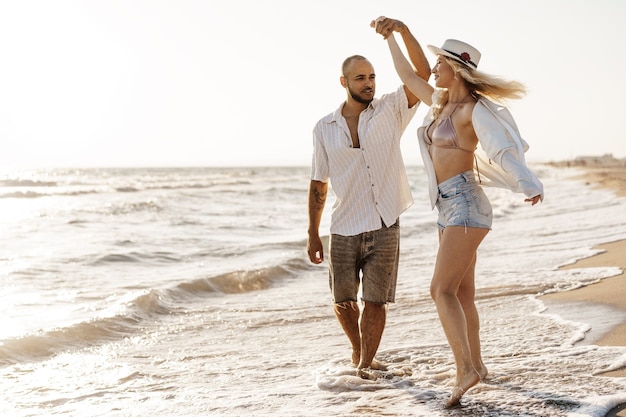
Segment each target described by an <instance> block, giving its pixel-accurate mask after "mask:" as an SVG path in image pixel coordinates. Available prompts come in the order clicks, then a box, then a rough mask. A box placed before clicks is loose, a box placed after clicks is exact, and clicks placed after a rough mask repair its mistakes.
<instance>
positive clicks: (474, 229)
mask: <svg viewBox="0 0 626 417" xmlns="http://www.w3.org/2000/svg"><path fill="white" fill-rule="evenodd" d="M372 25H373V26H375V27H376V31H377V32H378V33H380V34H382V35H383V37H384V38H385V39H387V42H388V45H389V49H390V51H391V55H392V58H393V62H394V66H395V68H396V71H397V72H398V75H399V76H400V78H401V79H402V81H403V82H404V84H405V85H406V86H407V87H408V88H409V89H410V90H411V91H412V92H413V93H414V94H415V95H416V96H417V97H418V98H419V99H420V100H421V101H422V102H424V103H426V104H427V105H429V106H431V108H430V111H429V113H428V115H427V116H426V119H425V121H424V125H423V126H422V127H421V128H419V130H418V139H419V143H420V149H421V153H422V157H423V159H424V166H425V168H426V172H427V174H428V177H429V191H430V198H431V204H432V206H433V207H434V206H436V207H437V209H438V212H439V217H438V221H437V224H438V226H439V250H438V253H437V259H436V263H435V269H434V273H433V278H432V282H431V289H430V291H431V296H432V298H433V300H434V301H435V305H436V307H437V312H438V315H439V319H440V321H441V324H442V327H443V330H444V332H445V335H446V338H447V339H448V343H449V345H450V348H451V350H452V353H453V356H454V361H455V363H456V382H455V386H454V389H453V390H452V393H451V396H450V398H449V400H448V401H447V403H446V406H448V407H450V406H453V405H456V404H458V403H459V401H460V399H461V397H462V396H463V394H464V393H465V392H466V391H467V390H468V389H469V388H471V387H473V386H474V385H476V384H477V383H478V382H479V381H480V380H481V379H483V378H485V377H486V376H487V372H488V371H487V368H486V367H485V365H484V364H483V361H482V357H481V352H480V338H479V328H480V324H479V318H478V312H477V310H476V306H475V303H474V292H475V291H474V270H475V266H476V250H477V249H478V246H479V245H480V243H481V242H482V240H483V239H484V238H485V236H486V235H487V233H488V232H489V230H490V229H491V223H492V218H493V214H492V210H491V204H490V202H489V200H488V199H487V197H486V195H485V193H484V192H483V190H482V188H481V185H480V184H484V185H496V186H502V187H507V188H510V189H511V190H512V191H514V192H521V193H524V194H525V195H526V197H527V198H526V199H525V200H524V201H526V202H530V203H531V204H532V205H535V204H536V203H537V202H539V201H540V200H543V185H542V184H541V182H540V181H539V179H537V177H536V176H535V175H534V174H533V173H532V172H531V171H530V170H529V169H528V168H527V166H526V163H525V160H524V152H525V151H526V150H527V149H528V145H527V144H526V142H524V140H523V139H522V138H521V137H520V134H519V131H518V129H517V126H516V124H515V121H514V120H513V118H512V117H511V115H510V113H509V112H508V110H506V109H505V108H504V107H502V106H499V105H497V104H496V103H494V102H492V101H490V100H489V99H493V100H496V101H501V100H503V99H511V98H520V97H521V96H522V95H523V94H524V93H525V90H524V87H523V85H521V84H520V83H517V82H514V81H507V80H503V79H500V78H497V77H493V76H490V75H487V74H484V73H481V72H479V71H477V67H478V62H479V60H480V52H479V51H478V50H476V49H475V48H473V47H472V46H471V45H468V44H466V43H464V42H461V41H457V40H454V39H448V40H446V41H445V43H444V45H443V46H442V47H441V48H437V47H434V46H432V45H429V46H428V49H429V50H430V51H431V52H433V53H435V54H436V55H437V63H436V65H435V66H434V68H433V70H432V74H433V75H434V78H435V86H436V88H433V87H432V86H431V85H430V84H429V83H428V82H427V81H425V80H423V79H422V78H420V77H419V76H418V75H417V74H416V73H415V70H414V69H413V68H412V67H411V65H410V64H409V62H408V61H407V60H406V58H405V57H404V55H403V53H402V51H401V50H400V48H399V47H398V44H397V42H396V40H395V38H394V36H393V31H392V30H390V29H389V28H390V27H391V24H390V19H387V18H378V19H377V20H376V21H374V22H372ZM479 143H480V145H481V148H482V150H481V151H479V150H478V148H477V145H478V144H479ZM479 152H484V153H480V154H479ZM474 169H476V173H477V175H475V174H474Z"/></svg>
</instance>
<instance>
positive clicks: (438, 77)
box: [432, 55, 454, 88]
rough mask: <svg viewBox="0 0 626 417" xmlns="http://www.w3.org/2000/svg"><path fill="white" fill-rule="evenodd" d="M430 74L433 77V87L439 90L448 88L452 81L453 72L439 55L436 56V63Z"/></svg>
mask: <svg viewBox="0 0 626 417" xmlns="http://www.w3.org/2000/svg"><path fill="white" fill-rule="evenodd" d="M432 73H433V75H434V76H435V86H437V87H439V88H448V87H450V85H451V84H452V82H453V81H454V71H453V70H452V67H451V66H450V64H448V61H446V59H445V58H444V57H443V56H441V55H437V63H436V64H435V66H434V67H433V70H432Z"/></svg>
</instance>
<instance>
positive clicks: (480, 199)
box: [471, 188, 492, 216]
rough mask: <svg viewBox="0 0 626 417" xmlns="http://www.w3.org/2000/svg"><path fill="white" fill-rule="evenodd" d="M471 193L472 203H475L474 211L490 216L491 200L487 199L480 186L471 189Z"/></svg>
mask: <svg viewBox="0 0 626 417" xmlns="http://www.w3.org/2000/svg"><path fill="white" fill-rule="evenodd" d="M471 193H472V198H473V199H474V203H475V204H476V211H477V212H478V214H480V215H481V216H491V213H492V208H491V202H489V199H488V198H487V195H486V194H485V192H484V191H483V190H482V188H475V189H473V190H472V191H471Z"/></svg>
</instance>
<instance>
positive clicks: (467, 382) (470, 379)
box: [446, 371, 480, 408]
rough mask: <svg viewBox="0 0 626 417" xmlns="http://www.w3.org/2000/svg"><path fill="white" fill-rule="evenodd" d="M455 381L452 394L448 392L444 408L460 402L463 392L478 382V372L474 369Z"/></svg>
mask: <svg viewBox="0 0 626 417" xmlns="http://www.w3.org/2000/svg"><path fill="white" fill-rule="evenodd" d="M457 381H458V382H457V384H456V385H455V386H454V389H453V390H452V394H450V398H449V399H448V401H447V402H446V408H448V407H454V406H455V405H458V404H459V402H461V397H462V396H463V394H465V393H466V392H467V390H468V389H470V388H472V387H473V386H474V385H476V384H478V383H479V382H480V376H479V375H478V372H476V371H474V372H471V373H468V374H467V375H465V376H464V377H463V378H462V379H461V380H460V381H459V380H457Z"/></svg>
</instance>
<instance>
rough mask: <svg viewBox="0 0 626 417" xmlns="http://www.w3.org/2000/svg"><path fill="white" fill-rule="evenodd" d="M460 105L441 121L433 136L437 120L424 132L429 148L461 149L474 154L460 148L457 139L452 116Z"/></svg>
mask: <svg viewBox="0 0 626 417" xmlns="http://www.w3.org/2000/svg"><path fill="white" fill-rule="evenodd" d="M458 105H459V103H457V104H456V105H455V106H454V108H453V109H452V111H451V112H450V114H449V115H448V116H447V117H446V118H445V119H441V121H440V122H439V124H438V125H437V126H435V128H434V129H433V132H432V136H431V134H430V128H431V126H432V125H433V123H435V121H437V119H433V120H432V121H431V122H430V123H429V124H428V126H427V127H426V131H425V132H424V133H425V135H424V141H425V142H426V144H427V145H428V146H431V145H433V146H436V147H438V148H444V149H460V150H462V151H465V152H474V151H473V150H471V151H470V150H467V149H463V148H461V147H460V146H459V142H458V139H457V137H456V130H455V129H454V125H453V124H452V114H453V113H454V111H455V110H456V108H457V106H458Z"/></svg>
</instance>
